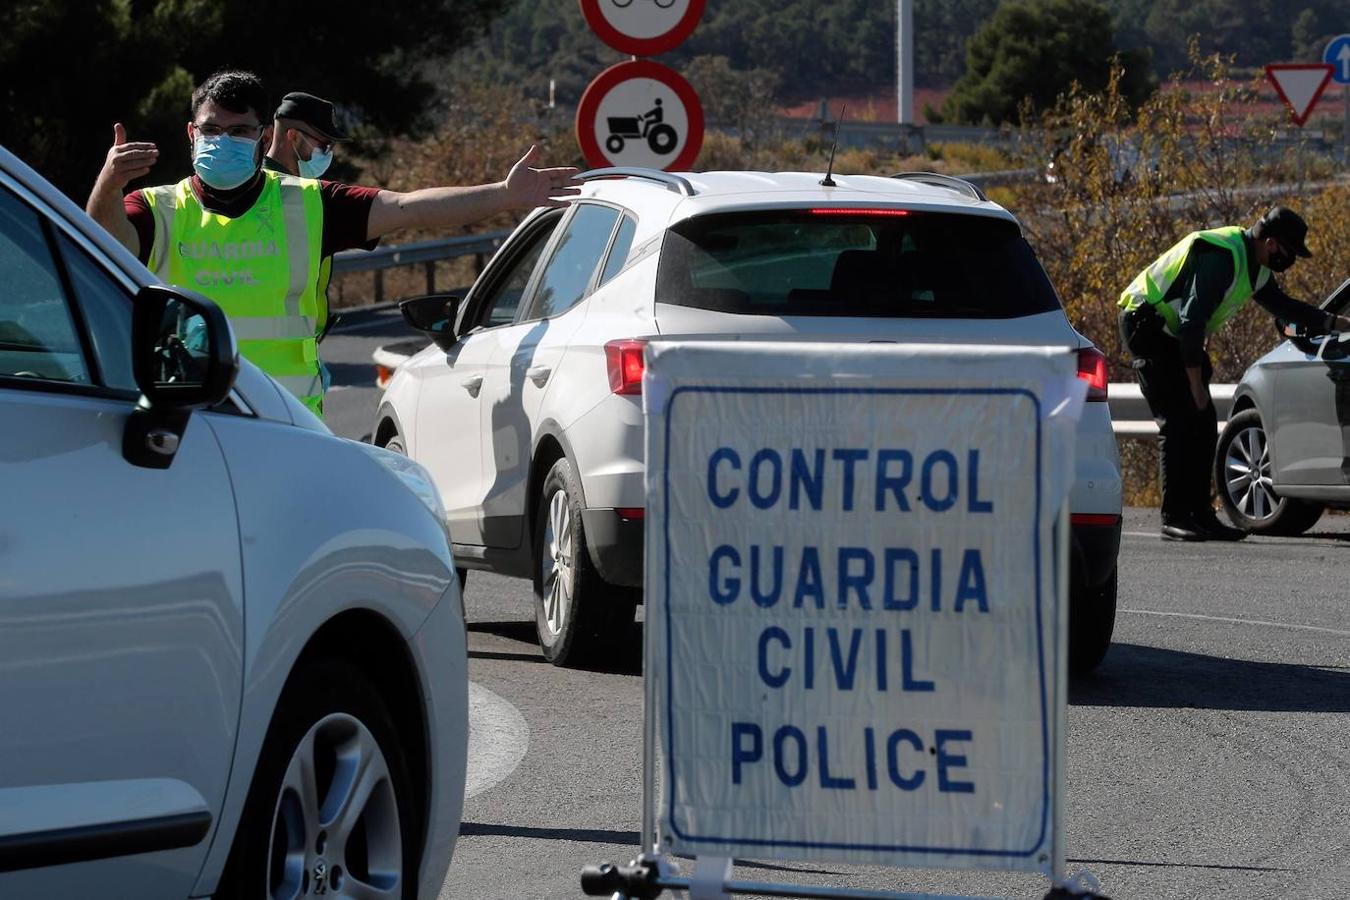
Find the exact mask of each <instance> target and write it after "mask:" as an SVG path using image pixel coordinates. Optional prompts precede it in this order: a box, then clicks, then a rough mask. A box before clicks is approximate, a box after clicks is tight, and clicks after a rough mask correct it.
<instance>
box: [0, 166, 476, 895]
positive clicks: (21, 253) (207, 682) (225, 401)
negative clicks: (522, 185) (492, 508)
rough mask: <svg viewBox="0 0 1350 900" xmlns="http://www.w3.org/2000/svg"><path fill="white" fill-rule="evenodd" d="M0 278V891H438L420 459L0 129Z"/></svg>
mask: <svg viewBox="0 0 1350 900" xmlns="http://www.w3.org/2000/svg"><path fill="white" fill-rule="evenodd" d="M0 275H2V276H3V282H4V290H3V291H0V422H3V423H4V424H3V426H0V723H3V725H0V897H4V898H6V900H16V898H61V897H70V898H75V897H104V898H135V900H149V898H174V900H180V898H187V897H201V896H208V895H213V894H214V895H215V896H217V897H242V898H248V900H255V898H259V897H268V898H282V897H286V898H291V897H299V896H317V895H323V894H333V895H335V896H345V897H390V898H411V897H415V896H424V897H434V896H436V894H437V893H438V892H439V890H440V887H441V884H442V882H443V881H444V877H445V872H446V868H447V866H448V865H449V862H450V857H451V853H452V852H453V849H454V843H455V838H456V836H457V834H458V831H459V819H460V811H461V807H462V804H463V795H464V775H465V755H466V742H467V704H468V698H467V672H466V658H465V644H464V626H463V620H462V616H463V613H462V600H461V597H460V593H459V582H458V579H457V578H456V577H455V571H454V562H453V560H452V558H451V555H450V548H449V543H448V541H447V538H446V533H445V530H444V525H443V519H442V516H443V511H442V509H441V507H440V501H439V499H438V497H437V496H436V492H435V490H434V488H433V487H432V485H431V482H430V480H429V476H428V475H427V474H426V473H425V472H424V471H423V470H422V469H421V467H419V466H417V465H416V464H415V463H412V462H411V461H409V460H407V459H406V458H403V457H399V456H395V455H394V454H391V453H388V452H386V451H383V450H378V449H377V448H374V447H371V446H368V445H362V444H358V443H355V442H352V441H346V440H342V439H339V438H336V437H334V436H333V435H332V434H331V433H330V432H329V431H328V430H327V429H326V428H325V427H324V426H323V424H322V423H320V422H319V421H318V420H317V419H316V418H315V417H314V416H313V415H311V414H310V413H309V412H308V411H307V410H306V409H305V408H304V407H303V406H301V405H300V404H299V403H298V402H297V401H296V400H294V399H293V398H292V397H291V396H290V395H289V394H288V393H286V392H285V391H283V390H281V389H280V388H279V387H278V386H277V385H276V383H275V382H273V381H272V380H271V379H269V378H267V377H266V376H265V375H263V374H262V373H261V372H260V371H259V370H258V369H256V368H254V367H253V366H252V365H249V364H248V363H243V364H241V363H239V361H238V357H237V351H236V348H235V343H234V337H233V334H232V332H231V329H230V327H229V325H228V323H227V322H226V320H225V317H224V316H223V314H222V313H221V312H220V310H219V308H217V307H216V306H215V305H214V304H211V303H210V302H209V301H207V300H205V299H204V298H200V297H197V296H196V295H194V294H190V293H187V292H183V291H179V290H177V289H173V288H167V287H163V286H161V285H158V284H155V283H153V280H152V277H151V275H150V273H149V272H147V271H146V269H145V267H144V266H142V265H140V264H139V263H138V262H137V261H136V260H135V259H134V258H133V257H132V256H131V255H130V254H128V253H127V252H126V250H125V249H123V248H122V247H121V246H120V245H119V244H117V243H116V242H115V241H113V240H112V239H111V238H110V237H109V236H108V235H107V234H106V233H105V232H104V231H103V230H102V229H101V228H99V227H98V226H97V225H95V224H94V223H93V222H92V221H90V220H89V219H88V217H86V216H85V215H84V213H83V212H82V211H80V210H79V209H78V208H77V207H76V206H75V205H74V204H73V203H71V202H70V201H69V200H68V199H66V198H65V197H64V196H62V195H61V194H59V193H58V192H57V191H56V190H55V189H53V188H52V187H51V186H50V185H48V184H47V183H46V182H45V181H43V180H42V178H41V177H40V176H38V175H37V174H36V173H34V172H33V171H32V170H31V169H30V168H28V167H27V166H26V165H24V164H23V163H22V162H20V161H19V160H18V159H16V158H15V157H14V156H13V155H11V154H10V153H9V152H8V151H6V150H4V149H3V148H0ZM236 378H237V381H236Z"/></svg>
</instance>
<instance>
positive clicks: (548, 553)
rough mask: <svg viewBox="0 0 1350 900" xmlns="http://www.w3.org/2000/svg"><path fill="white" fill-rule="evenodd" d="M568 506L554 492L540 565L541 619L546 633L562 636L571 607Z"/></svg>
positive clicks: (564, 497)
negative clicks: (545, 626) (542, 576)
mask: <svg viewBox="0 0 1350 900" xmlns="http://www.w3.org/2000/svg"><path fill="white" fill-rule="evenodd" d="M572 531H573V529H572V505H571V504H570V503H568V502H567V492H566V491H563V490H559V491H554V493H553V496H552V497H551V498H549V502H548V514H547V518H546V519H545V520H544V540H543V548H542V558H541V560H540V563H541V564H542V566H543V572H544V589H543V597H544V619H545V622H546V623H547V625H548V629H549V632H550V633H551V634H553V635H555V636H556V635H559V634H561V633H562V630H563V626H564V625H566V624H567V617H568V615H569V614H570V612H571V607H572V568H573V557H572V545H573V535H572Z"/></svg>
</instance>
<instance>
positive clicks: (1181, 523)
mask: <svg viewBox="0 0 1350 900" xmlns="http://www.w3.org/2000/svg"><path fill="white" fill-rule="evenodd" d="M1307 233H1308V226H1307V224H1306V223H1305V222H1304V221H1303V219H1302V218H1301V217H1300V216H1299V215H1298V214H1297V213H1295V212H1294V211H1293V210H1291V209H1287V208H1285V207H1282V206H1277V207H1275V208H1274V209H1272V210H1270V212H1268V213H1266V214H1265V215H1264V216H1262V217H1261V218H1260V219H1259V220H1258V221H1257V222H1256V224H1255V225H1253V226H1252V227H1251V228H1247V229H1243V228H1241V227H1239V226H1231V227H1227V228H1214V229H1210V230H1208V231H1196V232H1192V233H1191V234H1188V235H1186V237H1184V238H1182V239H1181V241H1180V242H1179V243H1177V244H1176V246H1174V247H1172V248H1171V249H1170V250H1168V251H1167V252H1166V253H1164V254H1163V255H1162V256H1160V257H1158V259H1157V260H1155V261H1154V262H1153V264H1152V265H1150V266H1149V267H1148V268H1146V269H1144V271H1142V272H1140V273H1139V275H1138V277H1137V278H1135V279H1134V281H1132V282H1130V285H1129V287H1127V288H1126V289H1125V291H1124V293H1122V294H1121V295H1120V335H1121V338H1122V339H1123V341H1124V343H1125V346H1126V347H1127V348H1128V349H1129V351H1130V355H1131V356H1132V357H1133V358H1134V361H1133V366H1134V369H1135V374H1136V375H1137V376H1138V379H1139V387H1140V390H1141V391H1142V392H1143V394H1144V398H1145V399H1146V400H1147V401H1148V406H1149V410H1150V411H1151V412H1152V413H1153V417H1154V418H1155V419H1156V420H1157V421H1158V428H1159V438H1160V439H1159V441H1158V454H1159V462H1160V469H1161V475H1162V536H1163V539H1164V540H1173V541H1203V540H1238V539H1240V538H1241V537H1242V536H1243V532H1241V531H1238V530H1237V529H1235V528H1230V527H1229V526H1227V525H1224V524H1223V523H1222V522H1220V521H1219V519H1218V516H1216V515H1215V513H1214V507H1213V505H1212V500H1211V496H1210V472H1211V470H1212V466H1213V460H1214V447H1215V443H1216V442H1217V440H1218V435H1217V431H1218V422H1217V414H1216V412H1215V409H1214V403H1213V401H1212V400H1211V399H1210V396H1209V380H1210V375H1211V368H1210V361H1209V356H1208V355H1207V354H1206V353H1205V337H1206V335H1210V334H1213V333H1214V332H1216V331H1218V330H1219V328H1220V327H1222V325H1223V324H1224V323H1225V322H1227V321H1228V319H1230V318H1231V317H1232V316H1233V314H1234V313H1236V312H1237V311H1238V309H1240V308H1241V307H1242V305H1243V304H1244V303H1245V302H1246V301H1247V300H1248V299H1255V300H1256V302H1257V303H1258V304H1260V305H1261V306H1262V307H1263V308H1265V309H1266V310H1267V311H1268V312H1271V313H1273V314H1274V315H1276V316H1279V317H1280V318H1282V319H1287V320H1289V321H1291V322H1296V323H1298V324H1302V325H1306V326H1308V327H1309V328H1311V329H1315V330H1318V331H1324V332H1327V331H1341V330H1350V319H1347V318H1346V317H1344V316H1334V315H1332V314H1330V313H1327V312H1323V311H1322V310H1320V309H1317V308H1316V307H1313V306H1309V305H1307V304H1305V303H1300V302H1299V301H1297V300H1295V299H1293V298H1292V297H1290V296H1289V295H1287V294H1285V293H1284V292H1283V291H1282V290H1280V288H1279V286H1278V285H1277V284H1276V283H1275V279H1274V278H1272V277H1271V273H1272V272H1283V271H1284V270H1286V269H1288V268H1289V267H1290V266H1291V265H1293V264H1294V260H1295V258H1296V257H1299V256H1302V257H1308V256H1311V255H1312V254H1311V253H1309V252H1308V248H1307V246H1306V244H1305V243H1304V239H1305V237H1306V236H1307Z"/></svg>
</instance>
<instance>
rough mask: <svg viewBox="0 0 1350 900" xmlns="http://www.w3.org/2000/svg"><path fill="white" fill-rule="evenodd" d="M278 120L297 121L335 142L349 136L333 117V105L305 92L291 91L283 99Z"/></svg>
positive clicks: (278, 110) (278, 111)
mask: <svg viewBox="0 0 1350 900" xmlns="http://www.w3.org/2000/svg"><path fill="white" fill-rule="evenodd" d="M273 118H277V119H295V120H296V121H297V122H303V123H305V124H306V125H308V126H309V127H310V128H313V129H314V130H315V131H317V132H318V133H319V134H321V135H323V136H324V137H326V138H329V139H330V140H334V141H345V140H347V135H345V134H343V133H342V129H340V128H338V126H337V122H336V121H334V117H333V104H331V103H329V102H328V101H327V100H324V99H322V98H320V97H315V96H314V95H313V94H306V93H305V92H304V91H291V92H290V93H289V94H287V95H286V96H285V97H282V98H281V105H280V106H278V107H277V112H276V115H275V116H274V117H273Z"/></svg>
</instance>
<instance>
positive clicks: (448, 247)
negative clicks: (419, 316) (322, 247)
mask: <svg viewBox="0 0 1350 900" xmlns="http://www.w3.org/2000/svg"><path fill="white" fill-rule="evenodd" d="M510 234H511V232H510V231H509V230H504V231H488V232H484V233H483V234H467V235H464V236H462V237H452V238H441V239H439V240H434V241H418V242H416V243H412V244H396V245H393V246H389V247H376V248H375V249H374V250H344V251H342V252H341V253H338V254H336V255H335V256H334V257H333V274H334V275H339V274H342V273H346V272H374V273H375V302H376V303H383V302H384V272H385V270H386V269H393V268H397V267H399V266H415V265H421V266H423V267H424V268H425V270H426V277H427V293H428V294H434V293H436V263H437V262H438V261H440V260H442V259H455V258H457V257H460V256H474V257H477V262H476V263H475V265H476V267H477V271H479V272H482V271H483V266H485V265H487V261H488V260H489V259H491V258H492V254H494V253H496V252H497V248H498V247H500V246H501V245H502V242H503V241H505V240H506V238H507V236H509V235H510Z"/></svg>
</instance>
